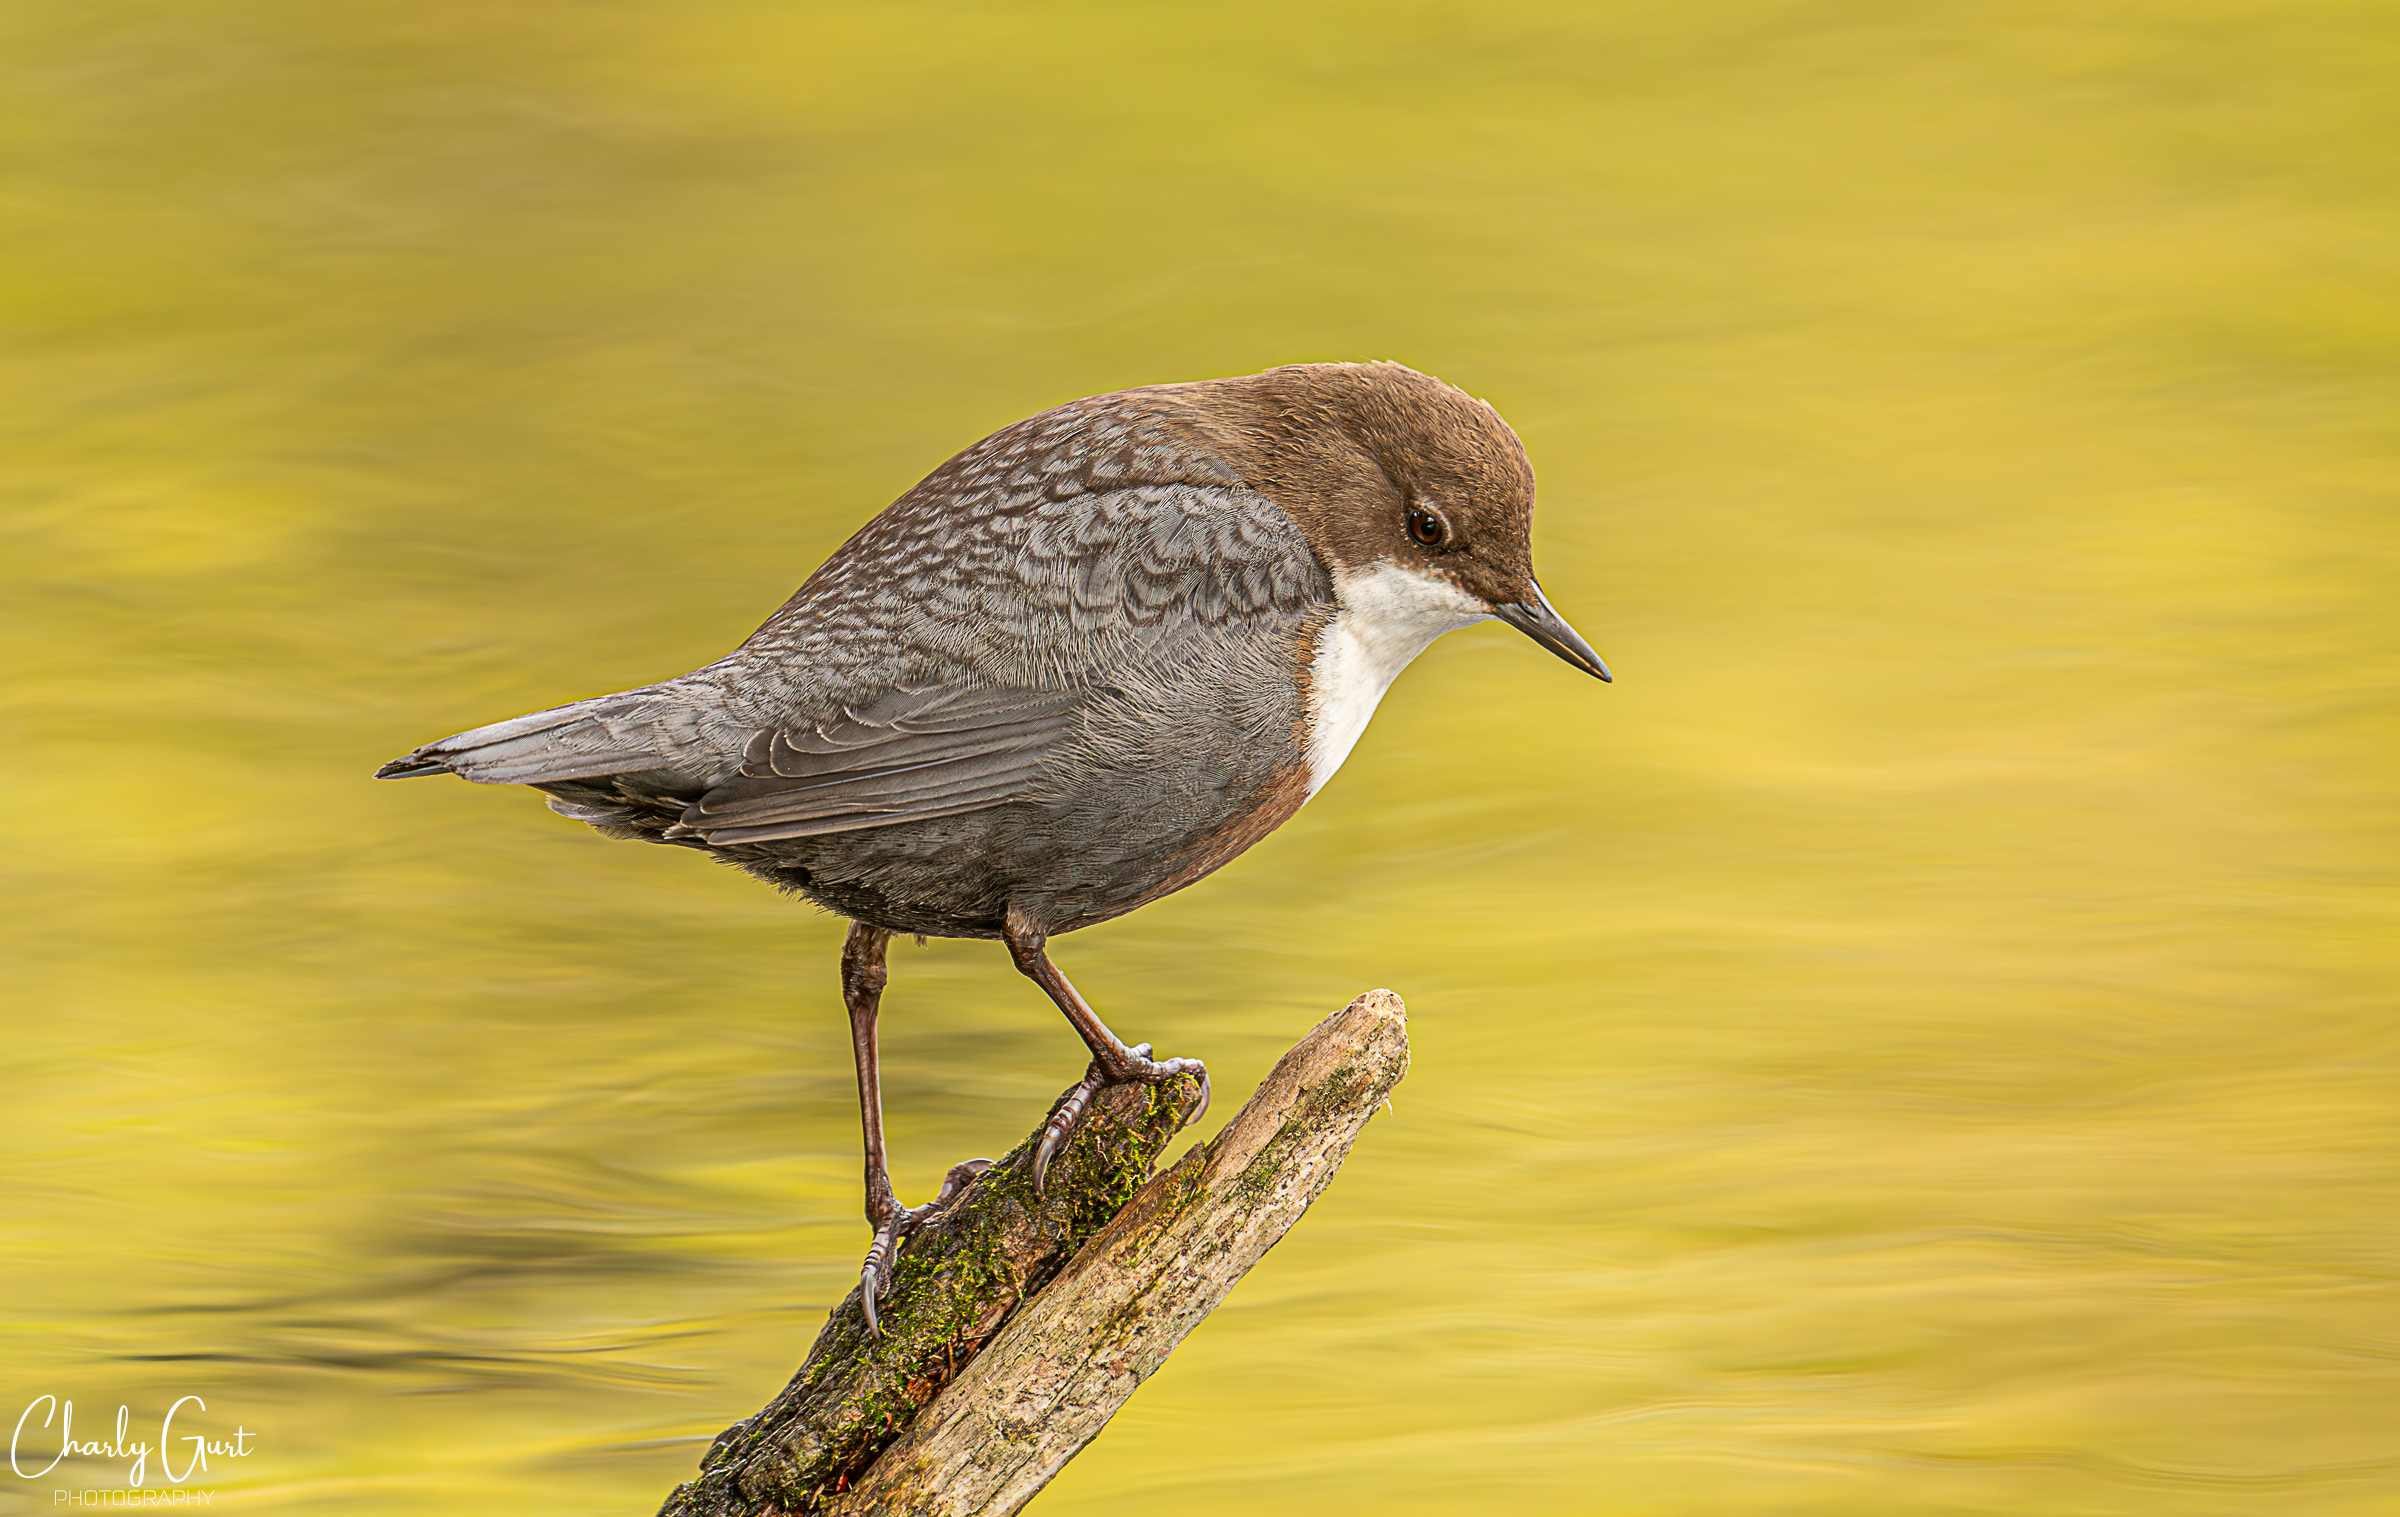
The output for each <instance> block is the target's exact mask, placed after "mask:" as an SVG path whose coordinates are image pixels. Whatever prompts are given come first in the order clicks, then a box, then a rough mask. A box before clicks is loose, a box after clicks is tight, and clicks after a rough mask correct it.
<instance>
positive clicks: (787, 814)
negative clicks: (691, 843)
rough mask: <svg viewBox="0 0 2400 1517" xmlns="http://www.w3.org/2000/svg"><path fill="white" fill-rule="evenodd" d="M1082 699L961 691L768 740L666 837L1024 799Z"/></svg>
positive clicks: (916, 696) (761, 832) (770, 734)
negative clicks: (732, 776) (735, 776)
mask: <svg viewBox="0 0 2400 1517" xmlns="http://www.w3.org/2000/svg"><path fill="white" fill-rule="evenodd" d="M1086 699H1087V694H1086V692H1084V691H1082V690H1011V689H1006V688H1004V687H1000V686H983V687H980V688H979V687H976V686H972V685H964V684H954V685H944V686H939V687H936V688H934V689H930V690H896V691H894V692H892V693H891V694H889V695H887V696H885V697H884V698H883V699H881V700H879V701H876V702H874V703H873V704H871V705H869V706H868V707H866V708H865V709H863V710H858V711H845V712H844V713H843V714H842V715H841V716H840V717H839V718H838V719H836V720H833V721H829V722H815V723H810V724H808V725H806V726H791V727H777V728H772V729H765V730H761V731H759V732H758V733H756V734H754V735H753V736H752V737H751V739H750V743H749V747H748V749H747V750H746V751H745V752H744V754H743V756H742V775H741V778H739V779H735V780H730V781H727V782H726V783H724V784H722V785H718V786H717V787H716V788H714V789H712V790H710V791H709V792H708V793H707V794H706V795H704V796H702V797H701V798H700V799H699V800H698V801H697V802H695V803H694V804H693V805H692V806H691V808H690V809H689V810H687V811H685V812H684V814H683V817H682V819H681V820H680V821H679V822H678V823H677V824H676V825H675V826H674V827H672V828H670V829H668V831H667V834H666V835H667V837H668V838H670V839H675V838H683V837H693V836H697V837H701V838H704V839H706V840H707V841H708V842H709V843H710V844H711V845H712V846H713V845H718V844H728V843H762V842H767V841H769V840H771V839H775V838H796V837H810V836H813V835H815V834H818V833H825V832H850V831H854V830H856V829H858V828H861V827H881V826H884V825H886V824H888V823H891V822H898V821H905V820H909V819H911V818H915V817H935V816H949V815H952V814H953V813H956V812H960V811H974V810H978V809H980V808H982V807H985V806H996V805H1000V804H1003V803H1004V802H1008V801H1015V800H1024V799H1027V798H1028V797H1030V796H1031V795H1032V794H1033V793H1034V792H1035V789H1036V787H1037V786H1038V784H1039V782H1040V780H1041V775H1042V765H1043V761H1044V760H1045V758H1046V757H1047V756H1048V755H1049V753H1050V752H1051V750H1052V749H1053V748H1054V747H1055V746H1056V745H1057V744H1058V743H1060V742H1061V741H1063V740H1065V739H1066V738H1067V737H1068V736H1069V735H1070V734H1072V733H1073V731H1074V730H1075V725H1076V715H1077V711H1078V709H1079V708H1080V707H1081V706H1082V704H1083V703H1084V701H1085V700H1086Z"/></svg>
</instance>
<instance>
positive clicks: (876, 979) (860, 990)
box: [842, 922, 992, 1333]
mask: <svg viewBox="0 0 2400 1517" xmlns="http://www.w3.org/2000/svg"><path fill="white" fill-rule="evenodd" d="M891 941H892V935H891V934H890V933H888V932H885V931H884V930H883V929H882V928H880V927H869V926H867V925H866V924H865V923H864V922H858V923H853V924H852V925H851V928H850V937H849V940H848V941H847V942H845V943H843V944H842V1004H843V1005H844V1006H846V1007H848V1008H849V1011H850V1052H851V1055H852V1057H853V1058H854V1059H855V1060H856V1061H857V1064H858V1122H859V1126H860V1127H861V1128H862V1129H864V1131H865V1135H866V1147H867V1223H868V1225H869V1226H871V1227H873V1228H874V1229H875V1241H874V1242H873V1243H872V1244H870V1245H868V1248H867V1259H866V1263H865V1264H863V1265H861V1266H860V1267H859V1272H858V1300H859V1305H860V1307H861V1308H862V1309H864V1311H865V1312H866V1314H867V1331H868V1332H870V1333H881V1332H882V1331H883V1327H882V1324H881V1323H880V1322H878V1321H877V1320H876V1315H875V1302H876V1299H877V1298H878V1297H880V1296H881V1295H882V1294H883V1293H884V1291H885V1290H886V1289H887V1288H888V1287H889V1286H890V1285H891V1283H892V1264H893V1261H894V1259H895V1258H896V1257H897V1256H898V1254H899V1252H900V1243H901V1240H902V1239H904V1238H906V1237H907V1236H908V1235H909V1234H910V1233H912V1232H914V1231H916V1230H917V1228H918V1226H919V1225H920V1224H922V1223H923V1222H925V1221H926V1220H927V1219H928V1218H930V1217H934V1216H938V1215H939V1214H940V1213H941V1212H942V1210H943V1209H944V1208H946V1207H948V1206H949V1205H950V1203H951V1202H952V1201H955V1200H956V1199H958V1196H959V1193H960V1192H962V1191H964V1190H965V1189H966V1188H967V1185H968V1183H969V1182H971V1181H972V1180H973V1179H974V1178H975V1177H976V1176H977V1175H979V1174H981V1173H983V1172H984V1171H985V1170H987V1169H989V1168H991V1167H992V1161H991V1160H989V1159H969V1160H968V1161H967V1162H966V1163H964V1164H957V1165H953V1166H951V1169H950V1173H949V1175H948V1177H946V1178H945V1179H944V1180H943V1181H942V1189H941V1192H940V1194H938V1195H936V1196H935V1197H934V1198H933V1199H932V1200H931V1201H928V1202H927V1203H926V1204H924V1205H923V1206H919V1207H915V1208H910V1207H905V1206H902V1205H901V1204H900V1197H899V1196H898V1195H897V1194H895V1193H894V1192H893V1190H892V1178H891V1174H890V1172H889V1170H888V1168H887V1166H886V1163H885V1159H884V1152H883V1078H882V1074H881V1071H880V1070H879V1069H878V1068H877V1064H876V1058H875V1014H876V1011H877V1010H878V1009H879V1008H880V1007H881V1006H882V1004H883V986H884V981H885V980H886V979H887V978H889V976H888V975H887V974H886V973H885V971H884V967H883V952H884V949H885V948H886V947H887V946H889V945H890V943H891Z"/></svg>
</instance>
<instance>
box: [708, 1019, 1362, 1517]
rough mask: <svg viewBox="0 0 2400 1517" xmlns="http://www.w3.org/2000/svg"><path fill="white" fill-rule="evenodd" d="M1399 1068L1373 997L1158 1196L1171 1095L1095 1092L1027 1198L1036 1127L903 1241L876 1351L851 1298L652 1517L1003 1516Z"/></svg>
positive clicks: (1326, 1158) (1177, 1095)
mask: <svg viewBox="0 0 2400 1517" xmlns="http://www.w3.org/2000/svg"><path fill="white" fill-rule="evenodd" d="M1407 1068H1408V1031H1407V1014H1406V1011H1405V1010H1404V1008H1403V1007H1402V1006H1401V1003H1400V998H1399V997H1398V996H1396V995H1394V994H1392V993H1391V992H1390V991H1388V990H1374V991H1369V992H1368V993H1367V994H1365V995H1363V996H1360V997H1359V998H1358V999H1357V1000H1355V1001H1353V1002H1351V1003H1350V1005H1349V1006H1348V1007H1347V1008H1345V1009H1344V1010H1342V1011H1340V1012H1337V1013H1335V1014H1334V1015H1333V1016H1330V1017H1328V1018H1326V1019H1325V1020H1324V1021H1323V1022H1320V1023H1319V1024H1317V1026H1316V1028H1315V1029H1314V1030H1313V1031H1311V1032H1310V1033H1309V1034H1308V1036H1307V1037H1305V1038H1303V1039H1301V1040H1300V1042H1299V1043H1298V1044H1296V1045H1294V1046H1293V1048H1292V1049H1291V1050H1290V1051H1289V1052H1288V1053H1286V1054H1285V1055H1284V1056H1283V1058H1282V1060H1281V1061H1280V1062H1279V1063H1277V1065H1276V1066H1275V1070H1274V1072H1273V1073H1272V1074H1270V1075H1269V1076H1268V1077H1267V1080H1266V1083H1265V1084H1263V1085H1261V1086H1260V1087H1259V1088H1258V1091H1257V1093H1256V1094H1255V1095H1253V1096H1252V1097H1251V1098H1250V1101H1249V1103H1248V1104H1247V1105H1245V1106H1244V1107H1243V1108H1242V1110H1241V1112H1240V1113H1239V1114H1238V1115H1236V1116H1235V1117H1234V1119H1233V1120H1232V1121H1231V1122H1229V1123H1228V1124H1226V1127H1225V1130H1224V1131H1223V1132H1221V1133H1219V1134H1218V1135H1217V1137H1216V1139H1215V1140H1214V1141H1213V1142H1211V1143H1208V1144H1205V1145H1202V1146H1198V1147H1195V1148H1193V1149H1192V1150H1191V1151H1190V1152H1188V1153H1186V1154H1185V1155H1184V1156H1183V1158H1182V1159H1181V1160H1180V1161H1179V1162H1177V1163H1176V1164H1175V1165H1174V1167H1173V1168H1171V1169H1169V1170H1168V1171H1167V1172H1166V1173H1165V1174H1162V1175H1159V1176H1158V1177H1157V1178H1155V1179H1151V1178H1150V1171H1151V1168H1152V1166H1153V1165H1155V1164H1156V1162H1157V1160H1158V1156H1159V1154H1160V1153H1161V1152H1162V1151H1163V1150H1164V1149H1165V1147H1166V1145H1167V1143H1168V1141H1169V1140H1170V1139H1171V1138H1172V1137H1173V1136H1174V1134H1175V1132H1176V1130H1177V1129H1178V1128H1180V1127H1181V1126H1182V1125H1183V1122H1184V1117H1185V1112H1186V1110H1187V1104H1186V1103H1187V1102H1189V1101H1190V1100H1191V1099H1192V1098H1193V1097H1194V1096H1196V1095H1197V1089H1196V1083H1197V1082H1195V1081H1192V1080H1190V1079H1189V1078H1188V1077H1187V1078H1186V1079H1183V1080H1178V1081H1175V1082H1172V1083H1170V1084H1167V1085H1162V1086H1158V1087H1140V1086H1118V1087H1114V1088H1112V1089H1108V1090H1105V1091H1103V1092H1101V1094H1100V1096H1099V1097H1098V1098H1097V1099H1096V1100H1095V1101H1094V1103H1093V1110H1092V1113H1091V1115H1090V1116H1089V1118H1087V1120H1086V1121H1085V1123H1084V1125H1083V1127H1082V1128H1081V1129H1080V1130H1079V1131H1078V1132H1077V1134H1076V1136H1075V1139H1074V1141H1073V1143H1072V1144H1071V1145H1070V1146H1069V1148H1068V1150H1067V1152H1066V1153H1064V1154H1062V1155H1061V1156H1059V1158H1057V1159H1056V1160H1054V1161H1053V1162H1052V1164H1051V1166H1050V1174H1049V1186H1048V1196H1047V1198H1046V1199H1040V1200H1037V1199H1036V1198H1035V1197H1034V1195H1033V1184H1032V1152H1033V1146H1034V1143H1035V1142H1036V1141H1038V1138H1039V1136H1040V1128H1038V1127H1037V1128H1036V1129H1035V1132H1034V1136H1033V1137H1031V1138H1028V1139H1027V1141H1026V1142H1025V1143H1023V1144H1020V1145H1019V1146H1018V1147H1017V1148H1016V1149H1015V1150H1014V1151H1012V1152H1011V1153H1010V1154H1009V1156H1008V1157H1007V1158H1005V1159H1003V1160H1002V1161H1001V1162H1000V1163H999V1164H997V1165H995V1166H993V1167H992V1168H991V1169H990V1170H987V1171H986V1172H985V1173H984V1174H983V1175H982V1176H981V1177H980V1178H979V1179H978V1180H977V1181H976V1182H975V1185H974V1186H973V1188H972V1189H970V1190H969V1191H968V1192H967V1193H966V1194H965V1195H964V1196H962V1197H961V1198H960V1200H959V1202H958V1204H957V1205H956V1206H955V1207H953V1208H952V1209H951V1211H950V1213H949V1214H948V1215H947V1216H946V1217H945V1218H943V1219H942V1220H941V1222H940V1223H939V1224H937V1225H930V1226H928V1227H926V1228H924V1229H922V1230H920V1231H919V1232H918V1233H917V1234H916V1235H915V1236H914V1237H912V1238H911V1239H910V1240H909V1241H908V1244H907V1246H906V1247H905V1248H904V1249H903V1250H902V1251H901V1254H900V1259H899V1263H898V1265H897V1267H896V1269H895V1271H894V1276H893V1282H892V1291H891V1295H890V1297H889V1298H888V1302H887V1304H886V1305H885V1307H884V1308H883V1321H884V1327H885V1330H886V1336H884V1337H882V1338H869V1337H868V1336H867V1333H866V1324H865V1320H864V1319H863V1317H862V1316H861V1315H860V1313H859V1307H858V1296H857V1293H856V1292H855V1291H854V1292H852V1293H851V1295H850V1297H849V1299H847V1300H845V1301H844V1302H843V1303H842V1304H841V1305H840V1306H838V1307H836V1308H835V1309H834V1313H833V1316H832V1319H831V1320H830V1321H829V1322H828V1323H827V1324H826V1326H825V1330H824V1332H823V1333H821V1334H820V1335H819V1336H818V1339H817V1343H816V1346H815V1347H814V1348H813V1349H812V1350H810V1352H809V1356H808V1360H807V1362H806V1363H805V1364H803V1365H802V1366H801V1367H800V1372H799V1373H798V1374H797V1375H796V1376H794V1377H793V1380H792V1383H791V1384H790V1385H789V1386H787V1387H786V1388H785V1389H784V1391H783V1393H782V1394H781V1395H779V1396H777V1397H776V1398H775V1400H774V1401H773V1402H772V1403H770V1404H769V1405H768V1406H767V1407H766V1408H765V1409H764V1410H763V1411H760V1412H759V1413H758V1414H757V1415H755V1416H752V1417H749V1418H746V1419H745V1420H743V1421H741V1422H739V1423H736V1424H735V1425H734V1426H732V1427H730V1428H727V1429H726V1430H725V1431H724V1432H723V1433H722V1434H720V1435H719V1436H718V1438H717V1440H716V1442H715V1443H714V1444H713V1445H712V1446H711V1447H710V1449H709V1451H708V1453H707V1455H706V1456H705V1457H704V1458H703V1459H702V1460H701V1472H700V1476H699V1478H698V1479H696V1480H693V1481H690V1482H688V1483H687V1484H685V1485H683V1486H681V1487H679V1488H678V1489H677V1490H676V1492H675V1494H674V1495H673V1496H671V1497H669V1498H668V1501H667V1504H666V1506H665V1507H664V1508H662V1509H661V1513H660V1517H767V1514H781V1513H819V1512H829V1513H843V1514H859V1517H864V1514H869V1513H878V1514H898V1513H904V1512H905V1513H911V1514H916V1513H933V1514H943V1517H949V1514H957V1517H966V1514H970V1513H973V1514H995V1517H996V1514H1002V1513H1009V1512H1014V1511H1016V1510H1018V1509H1019V1508H1020V1507H1022V1506H1023V1505H1024V1504H1025V1503H1026V1502H1027V1501H1029V1500H1031V1499H1032V1498H1033V1496H1034V1493H1035V1492H1037V1491H1039V1490H1040V1489H1041V1488H1042V1486H1044V1485H1045V1484H1047V1483H1048V1482H1049V1481H1050V1479H1051V1478H1052V1477H1053V1476H1055V1475H1056V1474H1057V1473H1058V1472H1059V1471H1060V1470H1061V1469H1063V1468H1065V1466H1066V1463H1067V1461H1068V1460H1070V1459H1072V1458H1074V1457H1075V1455H1076V1453H1077V1452H1078V1451H1080V1450H1081V1449H1082V1448H1083V1446H1084V1445H1085V1444H1087V1443H1089V1442H1090V1441H1091V1440H1092V1438H1093V1437H1094V1436H1096V1435H1097V1434H1098V1433H1099V1431H1100V1429H1101V1427H1102V1426H1104V1425H1105V1424H1106V1423H1107V1421H1108V1419H1109V1418H1110V1417H1111V1416H1113V1415H1115V1413H1116V1410H1117V1408H1118V1407H1120V1406H1122V1405H1123V1404H1124V1402H1125V1399H1126V1398H1127V1397H1128V1396H1130V1395H1132V1394H1133V1391H1134V1388H1135V1387H1137V1386H1138V1385H1140V1384H1141V1382H1142V1381H1143V1380H1144V1379H1146V1378H1148V1377H1149V1375H1150V1373H1151V1372H1152V1371H1153V1370H1155V1369H1157V1368H1158V1366H1159V1365H1160V1364H1162V1363H1164V1362H1165V1361H1166V1358H1167V1355H1169V1354H1170V1353H1172V1352H1174V1349H1175V1346H1176V1345H1177V1344H1178V1343H1180V1342H1182V1341H1183V1337H1184V1335H1185V1334H1186V1333H1188V1332H1190V1331H1191V1330H1192V1328H1193V1327H1194V1326H1196V1325H1198V1323H1199V1321H1200V1319H1201V1318H1203V1317H1205V1316H1207V1315H1208V1314H1209V1312H1211V1311H1213V1310H1214V1309H1215V1308H1216V1306H1217V1303H1219V1302H1220V1301H1222V1300H1224V1298H1225V1296H1226V1294H1227V1293H1228V1292H1229V1291H1231V1290H1232V1289H1233V1286H1234V1284H1235V1283H1236V1282H1237V1281H1239V1280H1240V1279H1241V1277H1242V1276H1243V1275H1244V1274H1246V1273H1248V1271H1249V1269H1250V1267H1251V1266H1252V1265H1254V1264H1256V1263H1257V1262H1258V1261H1259V1259H1260V1258H1261V1257H1262V1256H1263V1255H1264V1254H1265V1253H1266V1251H1267V1250H1268V1249H1269V1248H1272V1247H1273V1246H1274V1245H1275V1243H1276V1241H1277V1240H1278V1239H1280V1238H1281V1237H1282V1236H1283V1235H1284V1233H1285V1232H1287V1231H1289V1230H1290V1228H1291V1226H1292V1224H1293V1223H1295V1222H1297V1221H1299V1220H1300V1216H1301V1214H1302V1213H1303V1212H1305V1211H1306V1210H1307V1209H1308V1205H1309V1203H1310V1202H1311V1201H1313V1200H1315V1199H1316V1197H1317V1194H1318V1193H1319V1192H1320V1191H1322V1190H1323V1189H1324V1188H1325V1186H1326V1184H1327V1182H1329V1181H1330V1180H1331V1179H1332V1178H1333V1174H1334V1171H1335V1170H1337V1169H1339V1168H1340V1167H1341V1163H1342V1160H1343V1159H1344V1158H1345V1157H1347V1155H1348V1153H1349V1150H1350V1145H1351V1144H1352V1143H1353V1142H1354V1141H1355V1140H1356V1139H1357V1137H1358V1133H1359V1130H1360V1129H1361V1128H1362V1127H1364V1126H1365V1124H1366V1121H1367V1118H1368V1117H1370V1116H1372V1115H1373V1114H1374V1112H1375V1110H1376V1109H1377V1108H1378V1107H1379V1106H1381V1105H1382V1103H1383V1099H1384V1096H1385V1094H1386V1093H1387V1092H1388V1091H1390V1089H1391V1088H1392V1086H1393V1084H1395V1083H1396V1082H1397V1081H1398V1080H1399V1078H1400V1076H1401V1075H1402V1073H1404V1072H1405V1071H1406V1069H1407ZM1146 1180H1147V1181H1148V1183H1147V1184H1145V1183H1144V1181H1146Z"/></svg>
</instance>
